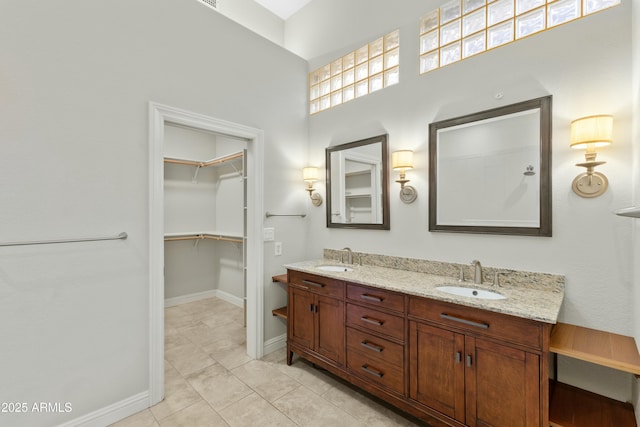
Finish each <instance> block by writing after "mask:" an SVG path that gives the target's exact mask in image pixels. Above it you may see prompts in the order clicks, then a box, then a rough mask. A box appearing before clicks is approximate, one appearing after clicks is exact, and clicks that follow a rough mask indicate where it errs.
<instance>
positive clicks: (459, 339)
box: [409, 322, 465, 422]
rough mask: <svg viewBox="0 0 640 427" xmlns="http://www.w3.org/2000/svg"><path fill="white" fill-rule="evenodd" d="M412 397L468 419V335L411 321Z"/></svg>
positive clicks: (432, 406)
mask: <svg viewBox="0 0 640 427" xmlns="http://www.w3.org/2000/svg"><path fill="white" fill-rule="evenodd" d="M409 334H410V338H409V345H410V350H409V351H410V355H411V359H410V362H409V363H410V365H409V370H410V391H409V393H410V396H411V398H412V399H414V400H416V401H418V402H420V403H422V404H424V405H427V406H429V407H431V408H433V409H435V410H437V411H439V412H442V413H443V414H445V415H447V416H449V417H451V418H455V419H456V420H458V421H461V422H464V417H465V413H464V404H465V398H464V395H465V384H464V374H465V372H464V361H463V354H464V335H461V334H457V333H454V332H451V331H446V330H444V329H440V328H436V327H433V326H428V325H424V324H422V323H417V322H410V324H409Z"/></svg>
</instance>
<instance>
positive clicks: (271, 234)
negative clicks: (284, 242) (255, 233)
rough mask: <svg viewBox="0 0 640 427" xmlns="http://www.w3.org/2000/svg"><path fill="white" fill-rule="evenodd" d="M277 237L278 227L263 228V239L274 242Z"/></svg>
mask: <svg viewBox="0 0 640 427" xmlns="http://www.w3.org/2000/svg"><path fill="white" fill-rule="evenodd" d="M275 238H276V229H275V228H273V227H270V228H265V229H263V230H262V240H264V241H265V242H273V239H275Z"/></svg>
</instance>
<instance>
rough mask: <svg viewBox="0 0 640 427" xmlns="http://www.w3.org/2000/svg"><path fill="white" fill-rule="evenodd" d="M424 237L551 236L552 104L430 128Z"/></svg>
mask: <svg viewBox="0 0 640 427" xmlns="http://www.w3.org/2000/svg"><path fill="white" fill-rule="evenodd" d="M429 231H445V232H461V233H491V234H516V235H529V236H551V96H546V97H543V98H537V99H532V100H529V101H524V102H519V103H517V104H512V105H507V106H504V107H499V108H494V109H491V110H487V111H482V112H479V113H474V114H469V115H466V116H461V117H456V118H452V119H447V120H442V121H438V122H434V123H431V124H430V125H429Z"/></svg>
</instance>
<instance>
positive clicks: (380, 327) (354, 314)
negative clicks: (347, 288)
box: [347, 304, 404, 340]
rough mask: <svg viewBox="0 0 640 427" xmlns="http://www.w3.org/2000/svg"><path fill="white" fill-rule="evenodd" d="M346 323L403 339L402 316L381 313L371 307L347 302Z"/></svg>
mask: <svg viewBox="0 0 640 427" xmlns="http://www.w3.org/2000/svg"><path fill="white" fill-rule="evenodd" d="M347 325H351V326H359V327H361V328H365V329H368V330H370V331H375V332H378V333H380V334H385V335H388V336H390V337H394V338H397V339H399V340H404V318H403V317H400V316H394V315H392V314H388V313H383V312H381V311H378V310H375V309H373V308H369V307H362V306H359V305H355V304H347Z"/></svg>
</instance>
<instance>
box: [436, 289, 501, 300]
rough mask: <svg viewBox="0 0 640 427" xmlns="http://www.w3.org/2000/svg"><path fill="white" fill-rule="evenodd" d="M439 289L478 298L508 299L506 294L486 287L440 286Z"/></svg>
mask: <svg viewBox="0 0 640 427" xmlns="http://www.w3.org/2000/svg"><path fill="white" fill-rule="evenodd" d="M436 289H437V290H439V291H442V292H446V293H448V294H452V295H458V296H461V297H469V298H478V299H506V298H507V297H505V296H504V295H501V294H499V293H497V292H493V291H486V290H484V289H474V288H466V287H464V286H438V287H436Z"/></svg>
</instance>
